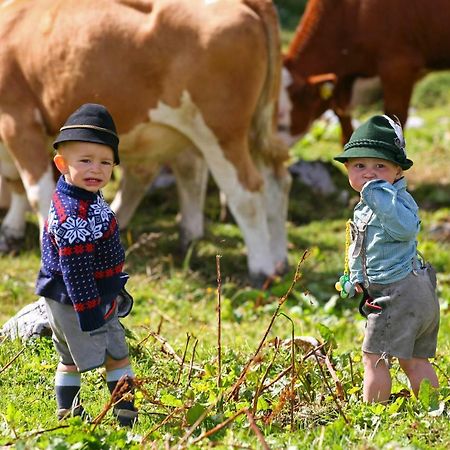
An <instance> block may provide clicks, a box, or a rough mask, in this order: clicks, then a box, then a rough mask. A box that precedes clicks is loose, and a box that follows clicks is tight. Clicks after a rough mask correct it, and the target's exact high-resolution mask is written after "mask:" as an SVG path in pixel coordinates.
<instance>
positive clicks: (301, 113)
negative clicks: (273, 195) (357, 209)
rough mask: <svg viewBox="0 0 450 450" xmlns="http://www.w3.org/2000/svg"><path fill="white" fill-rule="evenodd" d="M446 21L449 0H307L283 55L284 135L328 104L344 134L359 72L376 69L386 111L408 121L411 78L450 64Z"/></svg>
mask: <svg viewBox="0 0 450 450" xmlns="http://www.w3.org/2000/svg"><path fill="white" fill-rule="evenodd" d="M449 23H450V3H449V2H448V1H447V0H435V1H433V2H428V1H426V0H396V1H392V0H364V1H359V0H309V2H308V3H307V7H306V10H305V13H304V14H303V17H302V18H301V20H300V23H299V26H298V28H297V30H296V32H295V35H294V38H293V39H292V42H291V43H290V46H289V49H288V51H287V54H286V56H285V59H284V67H285V69H286V71H285V73H284V75H283V78H284V86H285V88H287V96H286V95H285V97H284V103H283V105H282V106H281V105H280V112H281V117H280V120H281V123H280V125H281V128H283V130H282V131H283V134H284V138H285V139H286V141H287V142H288V143H292V142H294V141H295V140H297V139H298V137H299V136H300V135H302V134H303V133H305V132H306V130H307V129H308V128H309V126H310V125H311V123H312V121H313V120H314V119H316V118H317V117H319V116H320V115H321V114H322V113H323V112H324V111H325V110H327V109H329V108H331V109H333V110H334V112H335V113H336V114H337V116H338V117H339V119H340V122H341V125H342V131H343V141H344V142H346V141H347V140H348V138H349V137H350V135H351V133H352V131H353V129H352V124H351V116H350V108H349V105H350V101H351V96H352V89H353V85H354V82H355V80H356V79H358V78H366V77H367V78H368V77H375V76H379V77H380V79H381V85H382V89H383V97H384V110H385V112H386V113H388V114H396V115H397V116H398V117H399V119H400V121H401V122H402V124H404V123H405V122H406V119H407V113H408V105H409V101H410V97H411V93H412V89H413V86H414V83H415V82H416V81H417V80H418V79H419V78H420V77H421V76H422V75H424V73H425V72H426V71H428V70H439V69H444V68H450V27H449Z"/></svg>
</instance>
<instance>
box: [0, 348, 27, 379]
mask: <svg viewBox="0 0 450 450" xmlns="http://www.w3.org/2000/svg"><path fill="white" fill-rule="evenodd" d="M24 351H25V347H23V348H22V350H20V352H19V353H17V355H15V356H14V358H13V359H11V361H9V362H8V363H6V365H5V366H3V367H2V369H1V370H0V373H3V372H4V371H5V370H6V369H7V368H8V367H9V366H11V365H12V363H13V362H14V361H15V360H16V359H17V358H18V357H19V356H20V355H21V354H22V353H23V352H24Z"/></svg>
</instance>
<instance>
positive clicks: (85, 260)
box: [36, 176, 128, 331]
mask: <svg viewBox="0 0 450 450" xmlns="http://www.w3.org/2000/svg"><path fill="white" fill-rule="evenodd" d="M41 250H42V256H41V269H40V271H39V275H38V279H37V282H36V293H37V294H38V295H42V296H44V297H47V298H50V299H52V300H55V301H57V302H60V303H65V304H72V305H73V307H74V309H75V311H76V313H77V316H78V320H79V324H80V327H81V329H82V330H83V331H92V330H95V329H97V328H100V327H101V326H102V325H103V324H104V323H105V317H104V316H105V311H107V310H108V309H110V305H111V303H112V302H113V301H114V300H115V298H116V297H117V294H118V293H119V292H120V290H121V289H122V287H123V286H124V285H125V283H126V282H127V279H128V275H127V274H126V273H124V272H122V269H123V265H124V261H125V252H124V249H123V247H122V244H121V242H120V235H119V228H118V225H117V221H116V218H115V216H114V213H113V212H112V210H111V208H110V207H109V205H108V204H107V203H106V202H105V200H104V199H103V197H102V195H101V193H92V192H89V191H86V190H84V189H81V188H78V187H76V186H73V185H70V184H68V183H66V181H65V180H64V177H62V176H61V177H60V179H59V181H58V183H57V186H56V189H55V192H54V194H53V198H52V203H51V205H50V211H49V215H48V218H47V222H46V225H45V227H44V230H43V235H42V249H41Z"/></svg>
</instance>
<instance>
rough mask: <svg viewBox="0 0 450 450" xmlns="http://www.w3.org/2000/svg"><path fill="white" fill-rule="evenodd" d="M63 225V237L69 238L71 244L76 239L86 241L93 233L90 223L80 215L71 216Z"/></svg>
mask: <svg viewBox="0 0 450 450" xmlns="http://www.w3.org/2000/svg"><path fill="white" fill-rule="evenodd" d="M61 227H62V228H64V230H65V232H64V235H63V238H64V239H67V240H68V241H69V244H72V243H73V242H75V240H79V241H82V242H85V241H86V238H87V237H88V236H90V235H91V232H90V231H89V227H88V223H87V222H86V221H85V220H84V219H81V218H80V217H69V218H68V219H67V220H66V221H65V222H64V223H63V224H62V225H61Z"/></svg>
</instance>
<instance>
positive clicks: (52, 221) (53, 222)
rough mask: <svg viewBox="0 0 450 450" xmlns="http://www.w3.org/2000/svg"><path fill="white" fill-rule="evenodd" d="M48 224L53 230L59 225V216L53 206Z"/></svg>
mask: <svg viewBox="0 0 450 450" xmlns="http://www.w3.org/2000/svg"><path fill="white" fill-rule="evenodd" d="M47 226H48V229H49V230H53V229H54V228H55V227H57V226H58V216H57V214H56V211H55V208H53V207H51V208H50V211H49V213H48V217H47Z"/></svg>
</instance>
